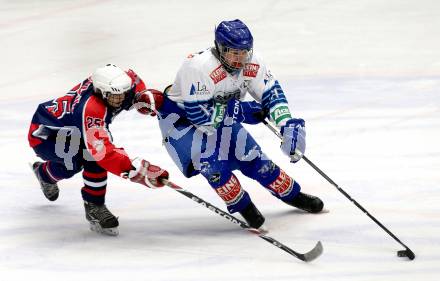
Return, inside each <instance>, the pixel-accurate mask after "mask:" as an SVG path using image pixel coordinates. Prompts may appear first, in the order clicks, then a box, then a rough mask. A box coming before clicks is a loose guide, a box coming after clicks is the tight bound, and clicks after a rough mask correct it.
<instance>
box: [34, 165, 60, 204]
mask: <svg viewBox="0 0 440 281" xmlns="http://www.w3.org/2000/svg"><path fill="white" fill-rule="evenodd" d="M41 165H43V163H42V162H35V163H34V164H32V167H31V168H32V170H33V171H34V174H35V176H36V177H37V180H38V182H39V183H40V186H41V190H42V191H43V194H44V196H46V198H47V199H48V200H49V201H55V200H57V198H58V195H59V193H60V189H59V188H58V185H57V184H56V183H48V182H45V181H44V180H43V179H42V178H41V176H40V173H39V172H38V168H39V167H40V166H41Z"/></svg>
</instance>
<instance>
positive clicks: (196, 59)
mask: <svg viewBox="0 0 440 281" xmlns="http://www.w3.org/2000/svg"><path fill="white" fill-rule="evenodd" d="M214 52H215V49H207V50H205V51H203V52H200V53H196V54H191V55H189V56H188V57H187V58H186V60H185V61H184V62H183V64H182V66H181V67H180V69H179V71H178V72H177V75H176V79H175V81H174V84H173V86H172V88H171V90H170V91H169V92H168V93H167V95H168V98H169V99H171V100H172V101H174V102H176V103H177V105H178V106H179V107H180V108H181V109H183V110H184V111H185V113H186V117H187V118H188V119H189V120H190V121H191V122H192V123H193V124H196V125H213V126H214V127H215V126H216V124H218V123H220V122H222V120H223V118H224V115H225V110H226V106H227V102H228V100H230V99H231V98H236V99H239V100H243V99H244V97H245V95H246V93H249V94H250V95H251V96H252V97H253V98H254V99H255V100H256V101H257V102H259V103H261V104H262V107H263V108H264V109H266V110H267V111H268V112H269V114H270V118H271V120H272V121H273V122H274V123H275V124H276V125H277V126H282V125H283V124H284V123H285V122H286V121H287V120H288V119H290V118H291V114H290V111H289V108H288V104H287V99H286V97H285V95H284V92H283V90H282V89H281V86H280V84H279V83H278V81H277V80H276V79H275V78H274V76H273V75H272V74H271V72H270V70H269V69H268V68H267V67H266V65H265V64H264V63H263V62H262V61H261V59H260V58H259V57H258V55H257V54H255V53H254V54H253V56H252V59H251V61H250V62H249V63H246V64H245V66H244V68H243V69H242V70H240V72H238V73H236V74H234V75H232V74H230V73H228V72H227V71H226V70H225V69H224V68H223V66H222V64H221V63H220V61H219V60H218V58H217V57H216V55H215V54H214Z"/></svg>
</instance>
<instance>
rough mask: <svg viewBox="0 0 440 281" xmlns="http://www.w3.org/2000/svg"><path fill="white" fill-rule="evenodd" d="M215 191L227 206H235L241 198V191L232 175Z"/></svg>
mask: <svg viewBox="0 0 440 281" xmlns="http://www.w3.org/2000/svg"><path fill="white" fill-rule="evenodd" d="M215 191H216V192H217V194H218V195H219V196H220V197H221V198H222V199H223V201H225V202H226V204H228V205H232V204H235V203H236V202H238V200H240V199H241V198H242V197H243V189H242V188H241V185H240V183H239V182H238V179H237V178H236V177H235V176H234V175H232V176H231V178H230V179H229V180H228V181H227V182H226V183H225V184H224V185H222V186H220V187H219V188H216V189H215Z"/></svg>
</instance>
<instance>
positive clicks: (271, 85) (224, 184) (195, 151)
mask: <svg viewBox="0 0 440 281" xmlns="http://www.w3.org/2000/svg"><path fill="white" fill-rule="evenodd" d="M214 43H215V47H212V48H209V49H207V50H205V51H202V52H199V53H195V54H191V55H189V56H188V57H187V59H186V60H185V61H184V62H183V64H182V66H181V67H180V69H179V70H178V72H177V75H176V78H175V81H174V83H173V85H171V86H170V87H168V88H167V89H166V90H165V93H166V95H165V98H164V105H163V107H162V108H161V109H160V110H159V125H160V128H161V131H162V135H163V138H164V143H165V146H166V149H167V151H168V153H169V154H170V156H171V157H172V158H173V160H174V162H175V163H176V165H177V166H178V167H179V169H180V170H181V171H182V173H183V174H184V175H185V176H186V177H192V176H194V175H197V174H202V175H203V176H204V177H205V178H206V179H207V180H208V182H209V184H210V185H211V187H212V188H213V189H214V190H215V191H216V192H217V194H218V195H219V196H220V197H221V198H222V199H223V200H224V201H225V203H226V205H227V208H228V211H229V212H230V213H235V212H239V213H240V214H241V215H242V216H243V217H244V219H245V220H246V221H247V222H248V224H249V225H250V226H251V227H254V228H263V223H264V216H263V215H262V214H261V213H260V212H259V211H258V209H257V208H256V207H255V205H254V204H253V203H252V200H251V198H250V196H249V194H248V193H247V192H246V191H245V190H244V189H243V188H242V186H241V185H240V182H239V180H238V178H237V177H236V176H235V175H234V173H233V171H234V170H240V171H241V172H242V173H243V174H244V175H245V176H247V177H249V178H252V179H254V180H256V181H257V182H258V183H260V184H261V185H262V186H263V187H265V188H266V189H267V190H269V191H270V192H271V193H272V194H273V195H274V196H276V197H277V198H279V199H280V200H282V201H283V202H285V203H287V204H289V205H291V206H294V207H297V208H300V209H302V210H305V211H307V212H311V213H318V212H320V211H321V210H322V208H323V202H322V201H321V200H320V199H319V198H318V197H315V196H312V195H308V194H305V193H302V192H301V191H300V190H301V187H300V185H299V183H298V182H297V181H295V180H294V179H293V178H292V177H290V176H289V175H287V174H286V172H285V171H283V170H282V169H280V168H279V167H278V166H277V165H276V164H275V163H273V162H272V161H271V160H270V159H269V157H267V155H265V154H264V153H263V151H262V150H261V148H260V146H259V145H258V144H257V142H256V141H255V140H254V139H253V138H252V136H251V135H250V134H249V133H248V132H247V131H246V129H245V128H244V127H243V126H242V124H241V123H248V124H256V123H259V122H260V121H261V119H260V118H261V112H263V114H264V115H265V117H268V118H270V120H271V122H273V123H274V124H275V125H276V126H277V127H278V128H279V129H280V132H281V134H282V135H283V140H282V145H281V149H282V151H283V152H284V153H286V154H287V155H289V156H290V157H291V158H292V159H293V161H294V162H297V161H299V160H300V159H301V157H302V155H303V154H304V150H305V136H306V134H305V128H304V125H305V124H304V120H302V119H296V118H292V116H291V113H290V111H289V107H288V103H287V99H286V96H285V94H284V92H283V89H282V88H281V86H280V84H279V82H278V80H276V79H275V77H274V76H273V74H272V73H271V72H270V70H269V69H268V68H267V66H266V65H265V64H264V62H263V61H262V60H261V58H260V56H258V54H256V53H255V52H253V37H252V35H251V32H250V31H249V29H248V27H247V26H246V25H245V24H244V23H243V22H241V21H240V20H233V21H223V22H221V23H220V24H219V25H218V26H217V28H216V29H215V41H214ZM247 93H249V94H250V95H251V96H252V97H253V98H254V99H255V100H256V101H251V102H249V101H244V100H243V99H244V97H245V95H246V94H247ZM258 116H260V117H258Z"/></svg>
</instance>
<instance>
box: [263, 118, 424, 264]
mask: <svg viewBox="0 0 440 281" xmlns="http://www.w3.org/2000/svg"><path fill="white" fill-rule="evenodd" d="M262 122H263V123H264V125H266V127H268V128H269V129H270V130H271V131H272V132H273V133H274V134H275V135H277V136H278V137H279V138H280V139H282V135H281V133H280V132H278V130H277V129H276V128H275V127H274V126H273V125H272V124H270V123H269V122H267V121H266V120H265V119H262ZM302 159H304V161H306V162H307V164H309V165H310V166H311V167H312V168H313V169H314V170H315V171H317V172H318V173H319V174H320V175H321V176H322V177H323V178H325V179H326V180H327V181H328V182H329V183H330V184H332V185H333V186H334V187H336V188H337V189H338V190H339V192H341V193H342V194H343V195H344V196H345V197H347V198H348V200H350V201H351V202H353V204H355V205H356V207H358V208H359V209H360V210H361V211H362V212H363V213H364V214H366V215H367V216H368V217H370V219H372V220H373V221H374V222H375V223H376V224H377V225H378V226H380V227H381V228H382V229H383V230H384V231H385V232H386V233H388V234H389V235H390V236H391V237H393V238H394V240H396V241H397V242H398V243H399V244H400V245H402V246H403V247H405V250H400V251H397V256H398V257H407V258H409V259H410V260H413V259H414V258H415V257H416V256H415V254H414V252H413V251H411V249H410V248H408V246H406V245H405V244H404V243H403V242H402V241H400V239H399V238H397V237H396V236H395V235H394V234H393V233H392V232H391V231H389V230H388V229H387V228H386V227H385V226H384V225H383V224H382V223H380V222H379V221H378V220H377V219H376V218H375V217H373V216H372V215H371V214H370V213H369V212H368V211H367V210H365V208H364V207H362V206H361V205H360V204H359V203H358V202H356V200H354V199H353V198H351V196H350V195H349V194H348V193H347V192H345V190H343V189H342V188H341V187H339V186H338V185H337V184H336V183H335V182H334V181H333V180H332V179H331V178H330V177H329V176H327V175H326V174H325V173H324V172H323V171H322V170H321V169H319V168H318V167H317V166H316V165H315V164H314V163H313V162H312V161H310V160H309V159H308V158H307V157H306V156H305V155H303V157H302Z"/></svg>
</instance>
